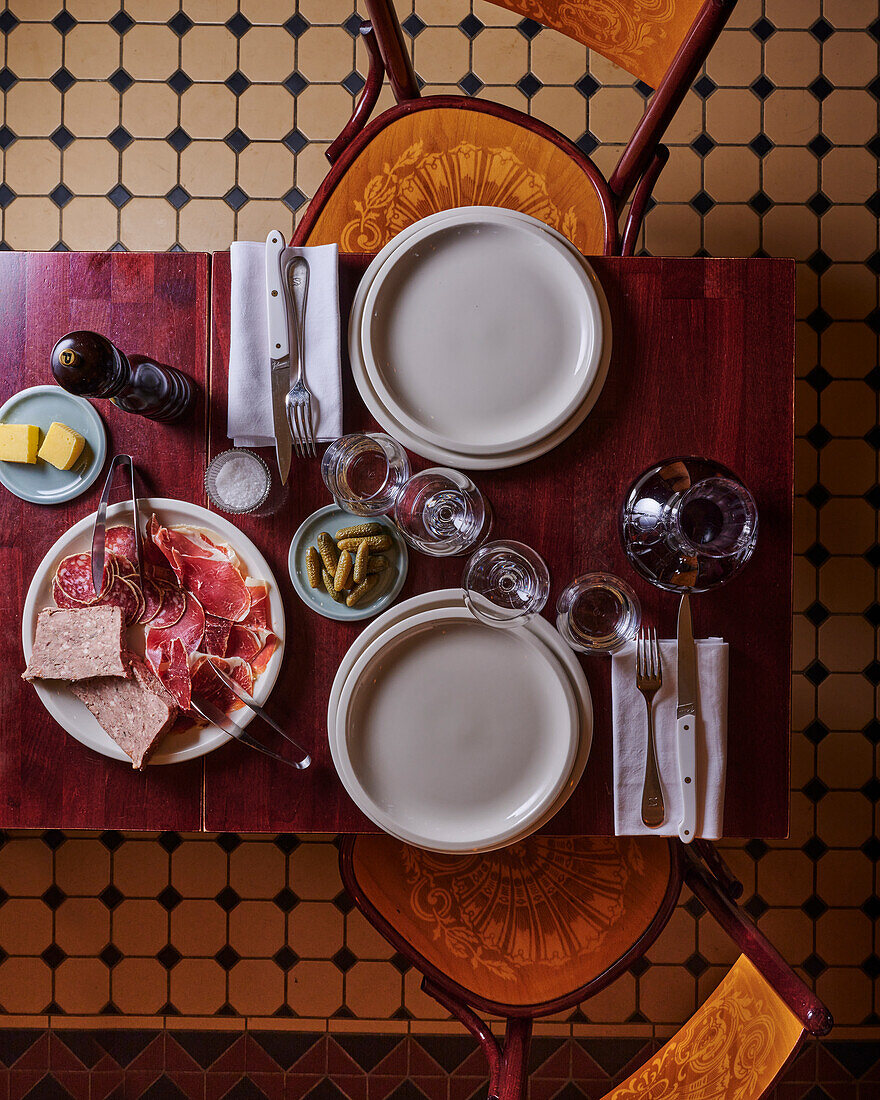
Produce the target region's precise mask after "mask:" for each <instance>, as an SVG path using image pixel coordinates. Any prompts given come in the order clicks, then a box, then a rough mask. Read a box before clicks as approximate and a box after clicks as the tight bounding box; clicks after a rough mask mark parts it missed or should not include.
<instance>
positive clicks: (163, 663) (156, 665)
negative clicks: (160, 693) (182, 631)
mask: <svg viewBox="0 0 880 1100" xmlns="http://www.w3.org/2000/svg"><path fill="white" fill-rule="evenodd" d="M147 657H148V658H149V661H150V664H151V665H152V666H153V669H154V671H155V673H156V675H157V676H158V678H159V682H160V683H161V684H162V686H163V687H164V688H166V689H167V691H168V692H169V694H170V695H171V696H172V697H173V699H174V701H175V703H176V704H177V705H178V707H180V709H181V710H189V707H190V703H191V701H192V685H191V681H190V673H189V656H188V654H187V652H186V649H185V648H184V645H183V642H181V640H180V638H172V639H171V641H170V643H169V644H168V646H167V647H163V648H162V649H160V650H159V651H158V652H157V651H156V650H153V651H152V652H148V653H147Z"/></svg>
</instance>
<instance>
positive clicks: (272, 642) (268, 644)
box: [251, 632, 278, 676]
mask: <svg viewBox="0 0 880 1100" xmlns="http://www.w3.org/2000/svg"><path fill="white" fill-rule="evenodd" d="M277 648H278V636H277V635H276V634H272V633H271V632H270V633H269V636H268V637H267V638H266V641H265V643H264V644H263V648H262V649H261V650H260V652H259V653H258V654H257V655H256V657H254V659H253V660H252V661H251V668H252V669H253V670H254V674H255V675H257V676H258V675H259V674H260V673H261V672H264V671H265V670H266V665H267V664H268V663H269V658H270V657H271V656H272V654H273V653H274V652H275V650H276V649H277Z"/></svg>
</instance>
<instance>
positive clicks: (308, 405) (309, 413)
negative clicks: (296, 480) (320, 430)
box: [306, 400, 318, 458]
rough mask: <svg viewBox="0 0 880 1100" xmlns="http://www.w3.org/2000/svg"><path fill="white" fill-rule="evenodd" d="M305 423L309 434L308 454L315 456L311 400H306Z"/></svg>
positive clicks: (316, 453) (316, 452)
mask: <svg viewBox="0 0 880 1100" xmlns="http://www.w3.org/2000/svg"><path fill="white" fill-rule="evenodd" d="M306 425H307V427H308V435H309V454H310V455H311V457H312V458H317V456H318V450H317V447H316V446H315V422H314V420H313V418H312V402H311V400H309V401H307V402H306Z"/></svg>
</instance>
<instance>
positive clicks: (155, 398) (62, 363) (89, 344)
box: [51, 332, 195, 422]
mask: <svg viewBox="0 0 880 1100" xmlns="http://www.w3.org/2000/svg"><path fill="white" fill-rule="evenodd" d="M51 363H52V373H53V374H54V375H55V380H56V381H57V382H58V385H59V386H61V387H63V389H65V390H68V391H69V392H70V393H75V394H77V395H78V396H80V397H109V398H110V399H111V400H112V401H113V404H114V405H116V406H118V407H119V408H120V409H123V410H124V411H125V412H130V413H137V414H138V415H139V416H146V417H149V419H150V420H159V421H163V422H167V421H170V420H177V419H179V418H180V417H182V416H183V415H184V414H185V413H186V412H188V410H189V409H190V407H191V406H192V403H193V399H194V396H195V387H194V384H193V382H192V381H191V380H190V379H189V378H187V376H186V375H185V374H183V373H182V372H181V371H179V370H175V369H174V367H163V366H161V365H160V364H159V363H154V362H153V361H152V360H150V359H145V358H143V357H141V356H132V358H131V359H129V358H128V357H127V356H125V355H123V354H122V352H121V351H120V350H119V348H117V347H116V346H115V344H112V343H111V342H110V341H109V340H108V339H107V337H106V336H101V335H100V334H99V333H97V332H68V333H67V335H66V336H62V337H61V339H60V340H59V341H58V343H57V344H56V345H55V347H54V348H53V349H52V358H51Z"/></svg>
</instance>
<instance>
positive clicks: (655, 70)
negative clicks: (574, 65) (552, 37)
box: [489, 0, 704, 88]
mask: <svg viewBox="0 0 880 1100" xmlns="http://www.w3.org/2000/svg"><path fill="white" fill-rule="evenodd" d="M489 2H490V3H492V4H497V5H498V6H499V7H501V8H507V9H509V10H510V11H515V12H518V13H519V14H520V15H524V16H525V17H526V18H528V19H533V20H535V22H537V23H542V24H543V25H544V26H546V27H553V28H554V29H555V30H557V31H561V32H562V33H563V34H565V35H568V37H569V38H573V39H575V41H576V42H582V43H583V44H584V45H585V46H588V47H589V48H590V49H591V50H595V51H596V52H597V53H600V54H602V55H603V57H607V58H608V59H609V61H613V62H614V63H615V65H620V67H621V68H623V69H626V71H627V72H629V73H632V74H633V76H635V77H637V78H638V79H639V80H642V81H644V83H645V84H647V85H649V86H650V87H651V88H656V87H657V86H658V85H659V84H660V82H661V80H662V79H663V77H664V75H665V74H666V72H667V70H668V69H669V66H670V65H671V64H672V61H673V58H674V57H675V55H676V54H677V53H678V51H679V49H680V48H681V46H682V43H683V42H684V41H685V39H686V38H687V35H688V33H689V31H690V30H691V28H692V27H693V25H694V21H695V20H696V18H697V16H698V14H699V13H700V9H701V8H702V7H703V6H704V0H489Z"/></svg>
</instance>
